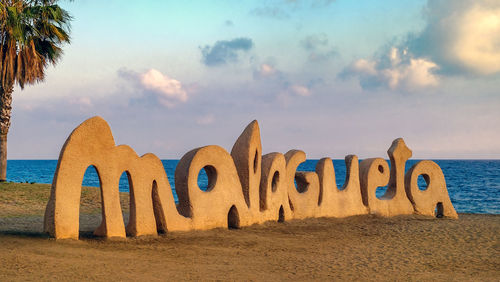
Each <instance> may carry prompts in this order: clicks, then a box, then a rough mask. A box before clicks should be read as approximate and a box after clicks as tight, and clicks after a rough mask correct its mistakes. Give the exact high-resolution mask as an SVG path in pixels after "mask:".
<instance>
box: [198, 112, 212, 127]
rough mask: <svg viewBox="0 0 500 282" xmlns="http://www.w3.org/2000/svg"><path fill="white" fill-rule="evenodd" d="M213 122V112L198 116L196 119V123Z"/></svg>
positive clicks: (207, 123) (205, 123) (206, 123)
mask: <svg viewBox="0 0 500 282" xmlns="http://www.w3.org/2000/svg"><path fill="white" fill-rule="evenodd" d="M214 122H215V116H214V115H213V114H208V115H204V116H200V117H198V118H197V119H196V124H198V125H209V124H212V123H214Z"/></svg>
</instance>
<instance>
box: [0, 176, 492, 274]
mask: <svg viewBox="0 0 500 282" xmlns="http://www.w3.org/2000/svg"><path fill="white" fill-rule="evenodd" d="M49 190H50V185H43V184H32V185H30V184H0V192H1V193H0V280H2V281H5V280H55V279H63V280H130V279H133V280H144V281H146V280H167V279H168V280H186V279H193V280H415V281H416V280H418V281H421V280H467V281H470V280H475V281H499V280H500V242H499V241H500V240H499V237H500V235H499V234H500V215H473V214H460V215H459V217H460V218H459V219H458V220H451V219H436V218H430V217H422V216H398V217H393V218H381V217H376V216H371V215H370V216H369V215H367V216H355V217H350V218H344V219H335V218H318V219H306V220H292V221H287V222H285V223H277V222H269V223H266V224H263V225H254V226H250V227H244V228H242V229H238V230H226V229H215V230H210V231H193V232H174V233H167V234H164V235H159V236H156V237H140V238H127V239H119V240H115V239H113V240H104V239H99V238H93V237H92V236H91V232H90V231H91V230H92V229H93V228H95V227H96V226H97V225H98V224H99V221H100V215H99V199H98V198H99V197H98V193H96V191H97V189H95V188H85V189H84V192H83V193H82V195H83V196H82V216H81V224H82V229H83V231H82V233H81V235H82V238H81V239H80V240H79V241H74V240H58V241H56V240H54V239H50V238H48V237H47V236H46V235H45V234H43V232H42V223H43V209H44V205H45V203H46V200H47V199H48V193H49ZM122 196H123V198H122V200H123V202H124V206H126V196H127V195H126V194H124V195H122ZM124 212H125V213H126V212H127V209H126V208H124Z"/></svg>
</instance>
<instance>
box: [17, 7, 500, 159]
mask: <svg viewBox="0 0 500 282" xmlns="http://www.w3.org/2000/svg"><path fill="white" fill-rule="evenodd" d="M60 5H61V6H63V7H64V8H65V9H66V10H68V11H69V12H70V14H71V15H72V16H73V21H72V30H71V37H72V41H71V44H69V45H65V46H64V47H63V49H64V56H63V57H62V58H61V60H60V61H59V63H58V64H57V65H56V66H55V67H49V68H48V69H47V72H46V79H45V81H44V82H42V83H39V84H36V85H32V86H27V87H25V89H24V90H21V89H19V88H16V89H15V90H14V94H13V95H14V101H13V113H12V126H11V129H10V132H9V135H8V138H9V145H8V146H9V147H8V150H9V155H8V158H9V159H57V157H58V155H59V151H60V149H61V147H62V145H63V144H64V142H65V140H66V138H67V137H68V135H69V134H70V133H71V131H72V130H73V129H74V128H75V127H77V126H78V125H79V124H80V123H81V122H83V121H85V120H86V119H88V118H90V117H92V116H96V115H98V116H101V117H103V118H104V119H105V120H107V122H108V123H109V124H110V126H111V129H112V131H113V134H114V137H115V141H116V143H117V144H128V145H130V146H131V147H132V148H133V149H134V150H135V151H136V152H137V153H138V154H139V155H142V154H145V153H148V152H152V153H154V154H156V155H157V156H159V157H160V158H162V159H179V158H181V157H182V156H183V155H184V154H185V153H186V152H187V151H189V150H191V149H193V148H197V147H201V146H205V145H211V144H216V145H220V146H222V147H224V148H225V149H226V150H228V151H230V150H231V148H232V145H233V143H234V141H235V140H236V139H237V137H238V136H239V135H240V133H241V132H242V131H243V129H244V128H245V126H246V125H247V124H248V123H250V122H251V121H252V120H255V119H256V120H258V122H259V125H260V129H261V138H262V146H263V152H264V153H269V152H282V153H285V152H287V151H288V150H290V149H300V150H303V151H304V152H306V154H307V157H308V158H311V159H318V158H321V157H331V158H334V159H342V158H344V156H346V155H349V154H356V155H358V156H359V157H360V158H368V157H386V156H387V155H386V151H387V149H388V148H389V146H390V145H391V142H392V140H394V139H396V138H399V137H402V138H404V140H405V142H406V144H407V145H408V147H409V148H411V149H412V150H413V158H416V159H499V158H500V1H495V0H453V1H451V0H449V1H442V0H429V1H420V0H394V1H393V0H387V1H379V0H359V1H349V0H308V1H306V0H273V1H264V0H262V1H261V0H255V1H254V0H245V1H244V0H242V1H235V0H233V1H229V0H214V1H195V0H192V1H170V0H166V1H155V0H144V1H129V0H107V1H98V0H80V1H79V0H76V1H62V2H60Z"/></svg>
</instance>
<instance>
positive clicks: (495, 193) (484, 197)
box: [7, 159, 500, 214]
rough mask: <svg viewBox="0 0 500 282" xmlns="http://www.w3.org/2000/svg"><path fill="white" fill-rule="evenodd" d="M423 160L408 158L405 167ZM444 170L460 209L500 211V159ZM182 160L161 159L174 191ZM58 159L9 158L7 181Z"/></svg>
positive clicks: (339, 170) (33, 179) (124, 188)
mask: <svg viewBox="0 0 500 282" xmlns="http://www.w3.org/2000/svg"><path fill="white" fill-rule="evenodd" d="M418 161H420V160H413V159H412V160H408V161H407V163H406V170H408V169H409V168H410V167H411V166H412V165H413V164H415V163H416V162H418ZM433 161H435V162H436V163H437V164H438V165H439V166H440V167H441V169H442V170H443V173H444V176H445V179H446V184H447V188H448V193H449V195H450V199H451V201H452V203H453V206H454V207H455V209H456V211H457V212H459V213H476V214H500V160H484V159H480V160H472V159H467V160H458V159H447V160H433ZM178 162H179V160H175V159H166V160H162V163H163V167H164V169H165V172H166V174H167V177H168V181H169V183H170V185H171V187H172V193H173V195H174V199H175V200H176V201H177V193H176V192H175V181H174V172H175V168H176V166H177V163H178ZM317 162H318V160H315V159H309V160H306V161H305V162H304V163H302V164H301V165H300V166H299V167H298V170H300V171H314V170H315V167H316V163H317ZM333 164H334V168H335V177H336V181H337V186H338V187H339V188H340V187H342V186H343V184H344V181H345V163H344V160H343V159H335V160H333ZM56 167H57V160H8V161H7V181H10V182H24V183H26V182H27V183H46V184H51V183H52V179H53V177H54V172H55V169H56ZM207 183H208V179H207V176H206V173H205V172H204V170H201V171H200V173H199V176H198V185H199V186H200V188H201V189H206V186H207ZM82 186H90V187H99V178H98V176H97V173H96V171H95V169H94V168H93V167H89V168H87V171H86V172H85V176H84V179H83V182H82ZM419 187H421V188H422V189H425V181H424V179H423V177H419ZM119 189H120V191H121V192H129V184H128V179H127V176H126V173H125V172H123V174H122V175H121V177H120V185H119ZM386 189H387V187H379V188H378V189H377V191H376V194H377V197H380V196H382V195H383V194H384V193H385V190H386Z"/></svg>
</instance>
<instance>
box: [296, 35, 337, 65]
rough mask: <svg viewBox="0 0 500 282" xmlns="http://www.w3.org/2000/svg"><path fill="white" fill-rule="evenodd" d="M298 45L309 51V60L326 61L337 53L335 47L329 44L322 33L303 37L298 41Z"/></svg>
mask: <svg viewBox="0 0 500 282" xmlns="http://www.w3.org/2000/svg"><path fill="white" fill-rule="evenodd" d="M300 46H301V47H302V48H303V49H304V50H306V51H307V52H308V53H309V56H308V58H309V60H310V61H326V60H328V59H331V58H334V57H336V56H338V55H339V54H338V51H337V49H336V48H335V47H332V46H330V44H329V42H328V37H327V35H326V34H324V33H320V34H313V35H309V36H307V37H305V38H304V39H302V40H301V41H300Z"/></svg>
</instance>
